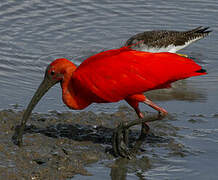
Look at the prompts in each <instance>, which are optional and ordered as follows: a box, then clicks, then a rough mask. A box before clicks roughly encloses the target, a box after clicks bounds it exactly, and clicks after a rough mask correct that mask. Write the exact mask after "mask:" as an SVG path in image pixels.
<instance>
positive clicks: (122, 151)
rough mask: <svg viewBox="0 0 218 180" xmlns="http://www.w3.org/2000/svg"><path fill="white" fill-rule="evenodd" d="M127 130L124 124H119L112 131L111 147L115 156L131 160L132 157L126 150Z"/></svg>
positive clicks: (127, 142)
mask: <svg viewBox="0 0 218 180" xmlns="http://www.w3.org/2000/svg"><path fill="white" fill-rule="evenodd" d="M128 133H129V131H128V128H126V124H125V123H123V122H121V123H120V124H119V126H118V127H117V128H116V129H115V130H114V133H113V137H112V146H113V151H114V155H115V156H121V157H124V158H127V159H132V158H133V157H134V155H133V154H132V152H131V151H130V149H129V148H128V144H129V136H128Z"/></svg>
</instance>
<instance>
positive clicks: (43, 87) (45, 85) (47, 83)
mask: <svg viewBox="0 0 218 180" xmlns="http://www.w3.org/2000/svg"><path fill="white" fill-rule="evenodd" d="M56 83H57V82H53V81H51V80H49V79H48V77H46V76H45V78H44V80H43V81H42V83H41V84H40V85H39V87H38V89H37V91H36V92H35V94H34V95H33V97H32V99H31V101H30V103H29V104H28V106H27V109H26V111H25V112H24V114H23V118H22V120H21V124H20V126H19V128H17V129H16V130H15V134H14V136H13V137H12V139H13V141H14V143H15V144H17V145H18V146H22V139H23V132H24V128H25V125H26V122H27V120H28V118H29V116H30V115H31V112H32V110H33V109H34V107H35V106H36V104H37V103H38V102H39V100H40V99H41V98H42V96H43V95H44V94H45V93H46V92H47V91H48V90H49V89H50V88H51V87H52V86H54V85H55V84H56Z"/></svg>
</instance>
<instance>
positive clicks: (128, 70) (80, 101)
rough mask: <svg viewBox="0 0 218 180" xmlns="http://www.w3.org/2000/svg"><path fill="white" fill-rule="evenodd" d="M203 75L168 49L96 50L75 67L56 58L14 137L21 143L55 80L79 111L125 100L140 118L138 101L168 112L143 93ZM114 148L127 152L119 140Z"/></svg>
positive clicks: (189, 62) (162, 111) (63, 94)
mask: <svg viewBox="0 0 218 180" xmlns="http://www.w3.org/2000/svg"><path fill="white" fill-rule="evenodd" d="M204 74H206V71H205V70H204V69H202V68H201V66H199V65H198V64H196V63H195V62H194V61H193V60H191V59H189V58H185V57H181V56H179V55H177V54H173V53H167V52H164V53H149V52H142V51H135V50H132V49H130V48H128V47H122V48H120V49H113V50H108V51H105V52H101V53H98V54H96V55H94V56H91V57H89V58H88V59H86V60H85V61H83V62H82V63H81V64H80V66H78V67H76V66H75V65H74V64H73V63H72V62H71V61H69V60H67V59H56V60H55V61H53V62H52V63H51V64H50V65H48V67H47V69H46V71H45V76H44V80H43V81H42V83H41V84H40V86H39V88H38V89H37V91H36V93H35V94H34V96H33V97H32V100H31V101H30V103H29V105H28V107H27V109H26V111H25V113H24V115H23V119H22V121H21V125H20V126H19V128H18V130H17V132H15V135H14V137H13V140H14V142H15V143H16V144H18V145H21V144H22V136H23V131H24V128H25V124H26V122H27V119H28V118H29V116H30V114H31V112H32V110H33V108H34V107H35V105H36V104H37V103H38V101H39V100H40V99H41V98H42V96H43V95H44V94H45V93H46V92H47V91H48V90H49V88H51V87H52V86H53V85H55V84H56V83H58V82H60V84H61V87H62V99H63V102H64V103H65V104H66V105H67V106H68V107H69V108H70V109H77V110H81V109H84V108H86V107H87V106H89V105H90V104H92V103H113V102H118V101H120V100H125V101H126V102H127V103H128V104H129V105H130V106H131V107H132V108H133V109H134V110H135V112H136V114H137V115H138V117H139V119H143V114H142V113H141V111H140V109H139V107H138V105H139V103H140V102H141V103H145V104H147V105H149V106H150V107H152V108H154V109H155V110H157V111H158V112H159V113H160V114H162V115H165V114H167V111H166V110H165V109H163V108H161V107H159V106H157V105H156V104H154V103H153V102H152V101H150V100H149V99H148V98H147V97H146V96H145V95H144V94H143V93H144V92H146V91H150V90H154V89H160V88H169V87H170V84H171V83H172V82H174V81H177V80H180V79H185V78H188V77H192V76H200V75H204ZM137 123H138V124H139V123H142V121H139V122H137ZM137 123H135V124H137ZM135 124H134V125H135ZM130 126H132V125H130ZM143 128H144V129H145V131H146V132H147V131H148V129H149V128H148V125H147V124H146V123H142V129H143ZM124 130H125V129H124ZM122 132H123V131H122ZM117 139H120V135H118V136H115V139H114V141H117ZM118 142H120V141H119V140H118ZM113 144H114V142H113ZM115 148H116V150H115V151H116V152H117V154H118V155H122V156H127V155H128V153H126V154H125V152H127V151H128V150H127V149H126V150H125V149H124V151H123V150H122V152H120V150H121V149H122V147H120V145H119V143H118V147H115Z"/></svg>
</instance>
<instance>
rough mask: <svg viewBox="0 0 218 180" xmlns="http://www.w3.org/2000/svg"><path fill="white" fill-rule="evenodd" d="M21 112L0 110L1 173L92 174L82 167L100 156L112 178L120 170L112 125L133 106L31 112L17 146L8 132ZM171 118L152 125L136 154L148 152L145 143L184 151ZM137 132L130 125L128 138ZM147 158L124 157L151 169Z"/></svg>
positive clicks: (126, 116)
mask: <svg viewBox="0 0 218 180" xmlns="http://www.w3.org/2000/svg"><path fill="white" fill-rule="evenodd" d="M22 114H23V112H21V111H19V112H17V111H14V110H1V111H0V177H4V179H66V178H71V177H73V176H74V175H76V174H81V175H84V176H91V175H92V174H91V173H89V172H88V171H87V170H86V166H87V165H89V164H93V163H96V162H99V161H101V160H109V161H110V163H109V165H108V166H109V167H110V168H111V170H112V174H111V176H112V177H113V176H115V177H116V176H117V175H119V174H120V173H121V172H122V171H120V170H121V169H122V168H121V169H120V168H119V167H120V165H122V163H123V161H124V160H119V158H118V159H117V160H116V161H115V157H114V156H113V154H112V153H111V136H112V132H113V128H114V127H116V126H117V125H118V124H119V122H120V121H130V120H131V119H135V118H136V115H135V113H134V112H133V111H132V110H131V109H129V108H127V107H120V109H119V110H118V111H117V112H116V113H113V114H105V113H101V114H98V115H97V114H95V113H93V112H81V113H73V112H63V113H59V112H56V111H52V112H50V113H48V114H39V113H33V114H32V116H31V118H30V119H29V121H28V123H27V128H26V130H25V135H24V139H23V140H24V146H23V147H22V148H19V147H17V146H16V145H14V144H13V142H12V140H11V137H12V135H13V133H14V129H15V126H16V125H17V124H19V123H20V119H21V117H22ZM173 119H174V117H168V118H165V119H164V120H161V121H158V122H153V123H152V124H151V130H152V131H151V133H150V135H149V137H148V139H147V140H146V142H144V143H143V145H142V146H141V149H140V151H139V153H138V156H141V155H142V156H143V155H146V148H147V146H148V144H150V147H163V148H165V149H167V151H168V154H169V155H175V156H180V157H181V156H185V154H186V153H187V152H186V149H185V147H184V146H183V145H182V144H180V143H178V142H175V141H174V138H173V137H175V136H178V135H177V131H178V130H179V129H178V128H177V127H173V126H172V125H170V124H169V123H168V122H167V121H171V120H173ZM139 132H140V131H139V127H134V128H132V130H131V132H130V141H131V142H133V141H135V140H136V139H137V137H138V135H139ZM143 159H144V160H143ZM145 159H146V158H145V157H141V158H139V159H135V160H132V161H128V160H125V161H128V162H129V163H130V164H131V163H133V164H135V165H134V167H135V168H136V167H137V166H144V167H147V168H151V166H152V165H151V164H150V163H149V162H148V160H145ZM119 163H121V164H119ZM124 164H126V163H124Z"/></svg>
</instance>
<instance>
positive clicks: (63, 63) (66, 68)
mask: <svg viewBox="0 0 218 180" xmlns="http://www.w3.org/2000/svg"><path fill="white" fill-rule="evenodd" d="M75 70H76V66H75V65H74V64H73V63H72V62H71V61H69V60H67V59H56V60H55V61H53V62H52V63H51V64H49V65H48V67H47V69H46V71H45V75H44V79H43V81H42V82H41V84H40V85H39V87H38V89H37V90H36V92H35V94H34V95H33V97H32V99H31V101H30V103H29V104H28V106H27V109H26V111H25V112H24V114H23V119H22V121H21V125H20V127H19V129H18V132H17V137H16V140H15V143H16V144H18V145H21V144H22V135H23V131H24V128H25V124H26V122H27V120H28V118H29V116H30V114H31V112H32V110H33V109H34V107H35V106H36V104H37V103H38V102H39V101H40V99H41V98H42V97H43V95H44V94H45V93H46V92H47V91H48V90H49V89H50V88H51V87H52V86H54V85H55V84H56V83H58V82H61V81H63V79H64V77H65V76H66V75H69V74H71V75H72V73H73V72H74V71H75Z"/></svg>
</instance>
